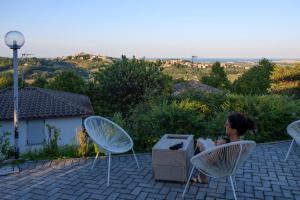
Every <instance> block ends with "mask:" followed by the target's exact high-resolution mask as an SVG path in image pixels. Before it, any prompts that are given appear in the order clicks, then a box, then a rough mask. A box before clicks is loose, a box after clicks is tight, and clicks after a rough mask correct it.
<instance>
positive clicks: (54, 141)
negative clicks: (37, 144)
mask: <svg viewBox="0 0 300 200" xmlns="http://www.w3.org/2000/svg"><path fill="white" fill-rule="evenodd" d="M46 127H47V129H48V141H47V146H46V147H45V149H46V151H48V153H49V154H50V155H54V156H57V155H58V139H59V134H60V130H59V129H58V128H56V127H55V126H51V125H49V124H46Z"/></svg>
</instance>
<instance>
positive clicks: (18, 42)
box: [4, 31, 25, 49]
mask: <svg viewBox="0 0 300 200" xmlns="http://www.w3.org/2000/svg"><path fill="white" fill-rule="evenodd" d="M4 41H5V44H6V45H7V46H8V47H9V48H11V49H20V48H21V47H22V46H23V45H24V43H25V38H24V35H23V34H22V33H21V32H19V31H9V32H8V33H6V35H5V37H4Z"/></svg>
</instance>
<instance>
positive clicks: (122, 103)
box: [92, 56, 171, 115]
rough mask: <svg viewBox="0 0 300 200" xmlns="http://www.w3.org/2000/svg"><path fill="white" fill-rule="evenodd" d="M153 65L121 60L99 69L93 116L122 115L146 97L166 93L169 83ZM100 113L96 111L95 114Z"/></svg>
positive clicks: (93, 96) (132, 60)
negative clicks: (116, 113) (99, 114)
mask: <svg viewBox="0 0 300 200" xmlns="http://www.w3.org/2000/svg"><path fill="white" fill-rule="evenodd" d="M161 71H162V69H161V68H160V67H159V66H158V65H157V64H155V63H151V62H147V61H144V60H137V59H135V58H133V59H131V60H130V59H127V58H126V57H125V56H123V57H122V59H121V60H119V61H116V62H114V63H112V64H111V65H108V66H105V67H103V68H101V69H99V71H98V72H96V73H95V74H94V88H93V90H94V91H95V92H92V93H93V95H92V100H93V102H94V104H97V107H96V108H95V110H96V112H100V113H102V114H104V115H112V114H113V113H115V112H120V113H121V114H122V115H126V114H128V111H129V110H130V109H131V108H132V107H134V106H135V105H137V104H139V103H141V102H144V101H146V100H147V98H149V96H157V95H161V94H163V93H164V92H168V91H169V90H170V89H171V87H169V85H170V83H171V82H170V81H171V79H170V78H169V77H168V76H166V75H164V74H163V73H162V72H161ZM98 109H99V110H98Z"/></svg>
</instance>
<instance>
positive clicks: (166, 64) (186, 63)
mask: <svg viewBox="0 0 300 200" xmlns="http://www.w3.org/2000/svg"><path fill="white" fill-rule="evenodd" d="M56 59H57V60H60V61H74V62H78V61H79V62H80V61H91V62H94V61H102V62H105V63H111V62H113V61H114V60H118V59H119V58H115V57H110V56H104V55H93V54H89V53H84V52H80V53H78V54H75V55H70V56H62V57H57V58H56ZM142 59H144V60H145V57H144V58H142ZM146 60H147V61H149V62H160V63H161V64H162V67H163V68H170V67H174V66H175V67H192V68H199V69H206V68H210V67H211V66H212V65H213V62H212V61H193V59H190V60H188V59H146ZM215 61H218V60H217V59H216V60H215ZM220 62H221V66H222V67H224V68H243V69H249V68H251V67H252V66H254V65H255V64H256V63H257V62H255V61H222V60H221V61H220Z"/></svg>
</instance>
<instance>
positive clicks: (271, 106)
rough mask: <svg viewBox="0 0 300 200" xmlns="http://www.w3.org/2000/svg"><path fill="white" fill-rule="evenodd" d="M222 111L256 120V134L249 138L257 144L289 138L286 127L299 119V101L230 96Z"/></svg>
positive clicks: (275, 96) (269, 96)
mask: <svg viewBox="0 0 300 200" xmlns="http://www.w3.org/2000/svg"><path fill="white" fill-rule="evenodd" d="M223 106H224V111H238V112H242V113H245V114H247V115H248V116H250V117H253V118H254V119H255V120H256V123H257V128H258V133H257V134H255V135H254V136H250V138H252V139H255V140H256V141H257V142H266V141H273V140H282V139H287V138H289V137H288V135H287V134H286V127H287V125H288V124H289V123H291V122H292V121H295V120H297V119H299V118H300V100H293V99H292V98H290V97H287V96H280V95H263V96H242V95H230V96H229V97H228V101H227V102H226V103H225V104H224V105H223Z"/></svg>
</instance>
